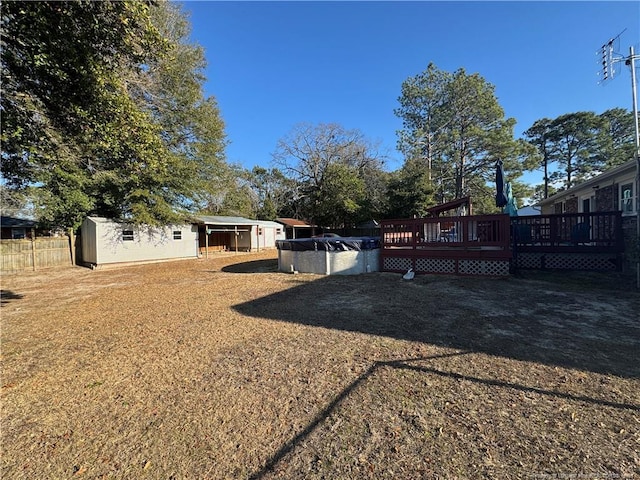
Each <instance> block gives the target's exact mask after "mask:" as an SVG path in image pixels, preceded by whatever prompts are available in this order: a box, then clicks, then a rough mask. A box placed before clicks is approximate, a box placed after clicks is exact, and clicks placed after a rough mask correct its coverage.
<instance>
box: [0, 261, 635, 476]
mask: <svg viewBox="0 0 640 480" xmlns="http://www.w3.org/2000/svg"><path fill="white" fill-rule="evenodd" d="M274 258H275V253H274V252H266V253H262V254H251V255H239V256H229V257H216V258H213V259H209V260H193V261H181V262H171V263H163V264H151V265H140V266H131V267H126V268H119V269H109V270H96V271H91V270H86V269H82V268H69V269H63V270H52V271H48V272H41V273H38V272H36V273H27V274H23V275H10V276H5V277H3V279H2V290H3V299H2V309H1V311H0V313H1V314H2V338H1V340H2V344H1V347H2V366H3V372H2V438H1V439H2V478H29V479H32V478H43V479H44V478H46V479H49V478H76V477H78V478H158V479H169V478H176V479H182V478H212V479H219V478H230V479H232V478H233V479H235V478H264V479H267V478H269V479H270V478H305V479H306V478H318V479H320V478H327V479H333V478H376V479H377V478H394V479H396V478H398V479H414V478H592V479H605V478H607V479H608V478H636V477H640V456H639V454H638V451H639V449H640V388H639V386H640V382H639V378H640V365H639V364H638V352H639V351H640V323H639V321H638V312H639V311H640V296H639V295H638V294H637V293H632V292H629V291H628V292H624V293H620V290H617V289H609V288H603V285H602V282H599V283H600V284H596V285H594V284H593V282H592V281H584V278H582V279H580V280H576V281H573V280H572V281H571V282H569V281H566V282H558V281H557V277H546V276H545V277H540V276H535V275H528V276H518V277H513V278H509V279H477V278H455V277H446V276H441V277H433V276H424V277H417V278H416V279H415V280H414V281H412V282H404V281H402V280H400V275H395V274H385V273H375V274H368V275H363V276H356V277H338V276H332V277H322V276H317V275H306V274H301V275H290V274H281V273H277V272H275V261H274ZM596 281H598V280H596Z"/></svg>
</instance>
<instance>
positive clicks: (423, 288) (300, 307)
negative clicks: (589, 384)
mask: <svg viewBox="0 0 640 480" xmlns="http://www.w3.org/2000/svg"><path fill="white" fill-rule="evenodd" d="M251 263H253V262H251ZM232 267H234V270H232V271H242V272H244V271H246V270H245V269H246V268H250V267H247V266H244V267H243V266H235V265H234V266H232ZM254 271H255V268H254ZM234 308H235V309H236V310H237V311H238V312H240V313H242V314H244V315H248V316H253V317H261V318H269V319H273V320H279V321H283V322H291V323H298V324H303V325H309V326H316V327H323V328H330V329H337V330H345V331H352V332H361V333H365V334H371V335H380V336H387V337H391V338H395V339H400V340H409V341H416V342H422V343H426V344H432V345H436V346H441V347H450V348H455V349H459V350H464V351H470V352H479V353H486V354H490V355H494V356H500V357H507V358H512V359H516V360H522V361H532V362H538V363H542V364H547V365H553V366H560V367H565V368H573V369H579V370H588V371H592V372H595V373H601V374H613V375H617V376H621V377H628V378H640V363H639V362H637V352H638V351H640V324H639V323H638V322H637V312H638V311H640V296H639V295H634V294H632V295H624V296H623V295H618V296H615V294H613V293H612V292H604V291H595V292H594V291H574V290H571V289H567V290H565V289H563V287H562V285H561V284H557V283H549V282H544V281H539V280H536V281H526V280H523V279H517V278H516V279H514V278H509V279H487V278H469V277H465V278H460V277H448V276H447V277H445V276H441V277H437V278H435V279H434V277H433V276H418V277H416V279H415V280H414V281H412V282H403V281H402V280H400V276H399V275H395V274H387V273H375V274H368V275H360V276H327V277H322V278H320V279H318V280H316V281H312V282H307V283H304V284H298V285H297V286H295V287H293V288H290V289H288V290H285V291H281V292H278V293H275V294H272V295H269V296H266V297H262V298H259V299H256V300H252V301H249V302H246V303H243V304H240V305H236V306H235V307H234Z"/></svg>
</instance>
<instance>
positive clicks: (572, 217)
mask: <svg viewBox="0 0 640 480" xmlns="http://www.w3.org/2000/svg"><path fill="white" fill-rule="evenodd" d="M511 225H512V229H513V241H514V245H515V247H516V250H517V251H518V252H593V253H609V252H622V251H624V239H623V234H622V212H619V211H618V212H590V213H562V214H555V215H535V216H527V217H514V218H512V219H511Z"/></svg>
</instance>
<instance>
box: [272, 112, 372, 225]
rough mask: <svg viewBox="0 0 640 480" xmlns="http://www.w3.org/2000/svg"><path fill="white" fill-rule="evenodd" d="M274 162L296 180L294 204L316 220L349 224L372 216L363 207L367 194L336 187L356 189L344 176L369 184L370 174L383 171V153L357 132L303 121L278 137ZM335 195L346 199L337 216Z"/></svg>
mask: <svg viewBox="0 0 640 480" xmlns="http://www.w3.org/2000/svg"><path fill="white" fill-rule="evenodd" d="M273 160H274V164H275V165H276V166H277V167H278V168H279V169H280V170H281V171H282V172H283V173H284V174H285V175H286V176H287V177H288V178H290V179H291V180H293V181H294V182H295V183H296V184H297V189H296V193H295V202H296V203H297V204H298V205H299V208H300V213H301V215H302V216H303V217H304V218H305V219H307V220H308V221H310V222H311V223H317V222H320V221H322V222H327V223H326V225H331V226H338V225H342V226H350V225H344V222H345V221H354V219H355V218H361V216H365V217H366V216H368V212H363V210H362V206H363V204H364V202H366V198H364V199H362V198H360V197H359V195H353V196H352V195H351V193H353V192H349V191H344V192H341V193H340V194H338V191H337V190H338V189H344V190H349V189H350V188H354V184H351V183H350V182H348V181H346V180H345V178H344V177H345V176H352V177H354V178H357V179H359V181H363V182H365V183H366V180H365V179H366V178H370V179H373V178H374V176H375V174H374V172H376V171H378V170H381V167H382V155H381V154H380V153H379V152H378V151H377V150H376V148H375V146H374V145H373V144H372V143H371V142H370V141H368V140H367V139H366V138H365V137H364V135H363V134H362V133H361V132H359V131H358V130H346V129H344V128H343V127H342V126H340V125H337V124H319V125H310V124H299V125H297V126H296V127H294V128H293V129H292V131H291V132H290V133H289V134H288V135H286V136H285V137H283V138H282V139H280V140H279V141H278V145H277V148H276V151H275V152H274V154H273ZM338 166H339V167H338ZM334 196H337V197H339V198H340V199H341V200H340V201H341V202H342V204H341V205H342V207H340V208H341V209H340V210H339V211H337V212H335V214H333V216H332V215H331V214H330V213H329V212H330V209H331V207H332V206H333V207H336V200H335V199H334ZM356 197H357V198H358V199H357V200H356ZM351 202H354V204H357V205H358V206H359V207H358V208H356V206H355V205H354V204H352V203H351ZM347 211H348V214H347ZM356 213H357V214H356Z"/></svg>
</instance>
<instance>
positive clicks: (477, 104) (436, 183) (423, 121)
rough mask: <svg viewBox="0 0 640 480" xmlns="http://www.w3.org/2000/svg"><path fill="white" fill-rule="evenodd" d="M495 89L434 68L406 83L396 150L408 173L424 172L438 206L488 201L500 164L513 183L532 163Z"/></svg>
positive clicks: (461, 73)
mask: <svg viewBox="0 0 640 480" xmlns="http://www.w3.org/2000/svg"><path fill="white" fill-rule="evenodd" d="M494 90H495V89H494V87H493V85H491V84H489V83H488V82H487V81H486V80H484V79H483V78H482V77H481V76H480V75H478V74H467V73H466V71H465V70H464V69H458V70H456V71H455V72H453V73H449V72H443V71H441V70H439V69H438V68H437V67H436V66H435V65H434V64H429V66H428V67H427V69H426V70H425V71H424V72H422V73H420V74H418V75H416V76H414V77H410V78H408V79H407V80H405V82H404V83H403V84H402V91H401V96H400V97H399V99H398V101H399V103H400V107H399V108H397V109H396V111H395V113H396V115H397V116H399V117H400V118H401V119H402V121H403V129H402V130H401V131H399V132H398V137H399V141H398V148H399V150H400V151H402V152H403V153H404V154H405V162H409V163H411V165H407V168H406V169H405V170H406V171H409V170H410V171H413V172H416V171H417V170H419V169H420V168H421V169H422V170H424V171H425V172H426V176H427V177H428V179H429V180H430V181H431V183H432V189H433V191H434V194H435V195H434V197H433V202H434V203H440V202H446V201H449V200H453V199H455V198H460V197H463V196H467V195H472V196H474V197H476V198H479V199H480V198H483V197H484V196H487V195H488V193H487V189H486V184H487V182H490V181H491V179H492V177H493V175H494V173H495V165H496V162H497V160H502V161H503V163H504V167H505V170H507V171H509V172H510V174H511V176H512V177H514V178H515V177H518V176H519V175H520V174H521V173H522V171H523V170H524V169H525V168H527V166H528V165H529V164H530V162H531V160H530V157H531V156H532V154H533V149H532V148H531V147H530V146H529V145H528V144H526V142H524V141H520V140H516V139H514V136H513V127H514V125H515V120H514V119H512V118H505V114H504V110H503V109H502V107H501V106H500V104H499V103H498V100H497V98H496V95H495V92H494ZM420 162H422V166H421V167H420ZM414 174H415V173H414Z"/></svg>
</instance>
